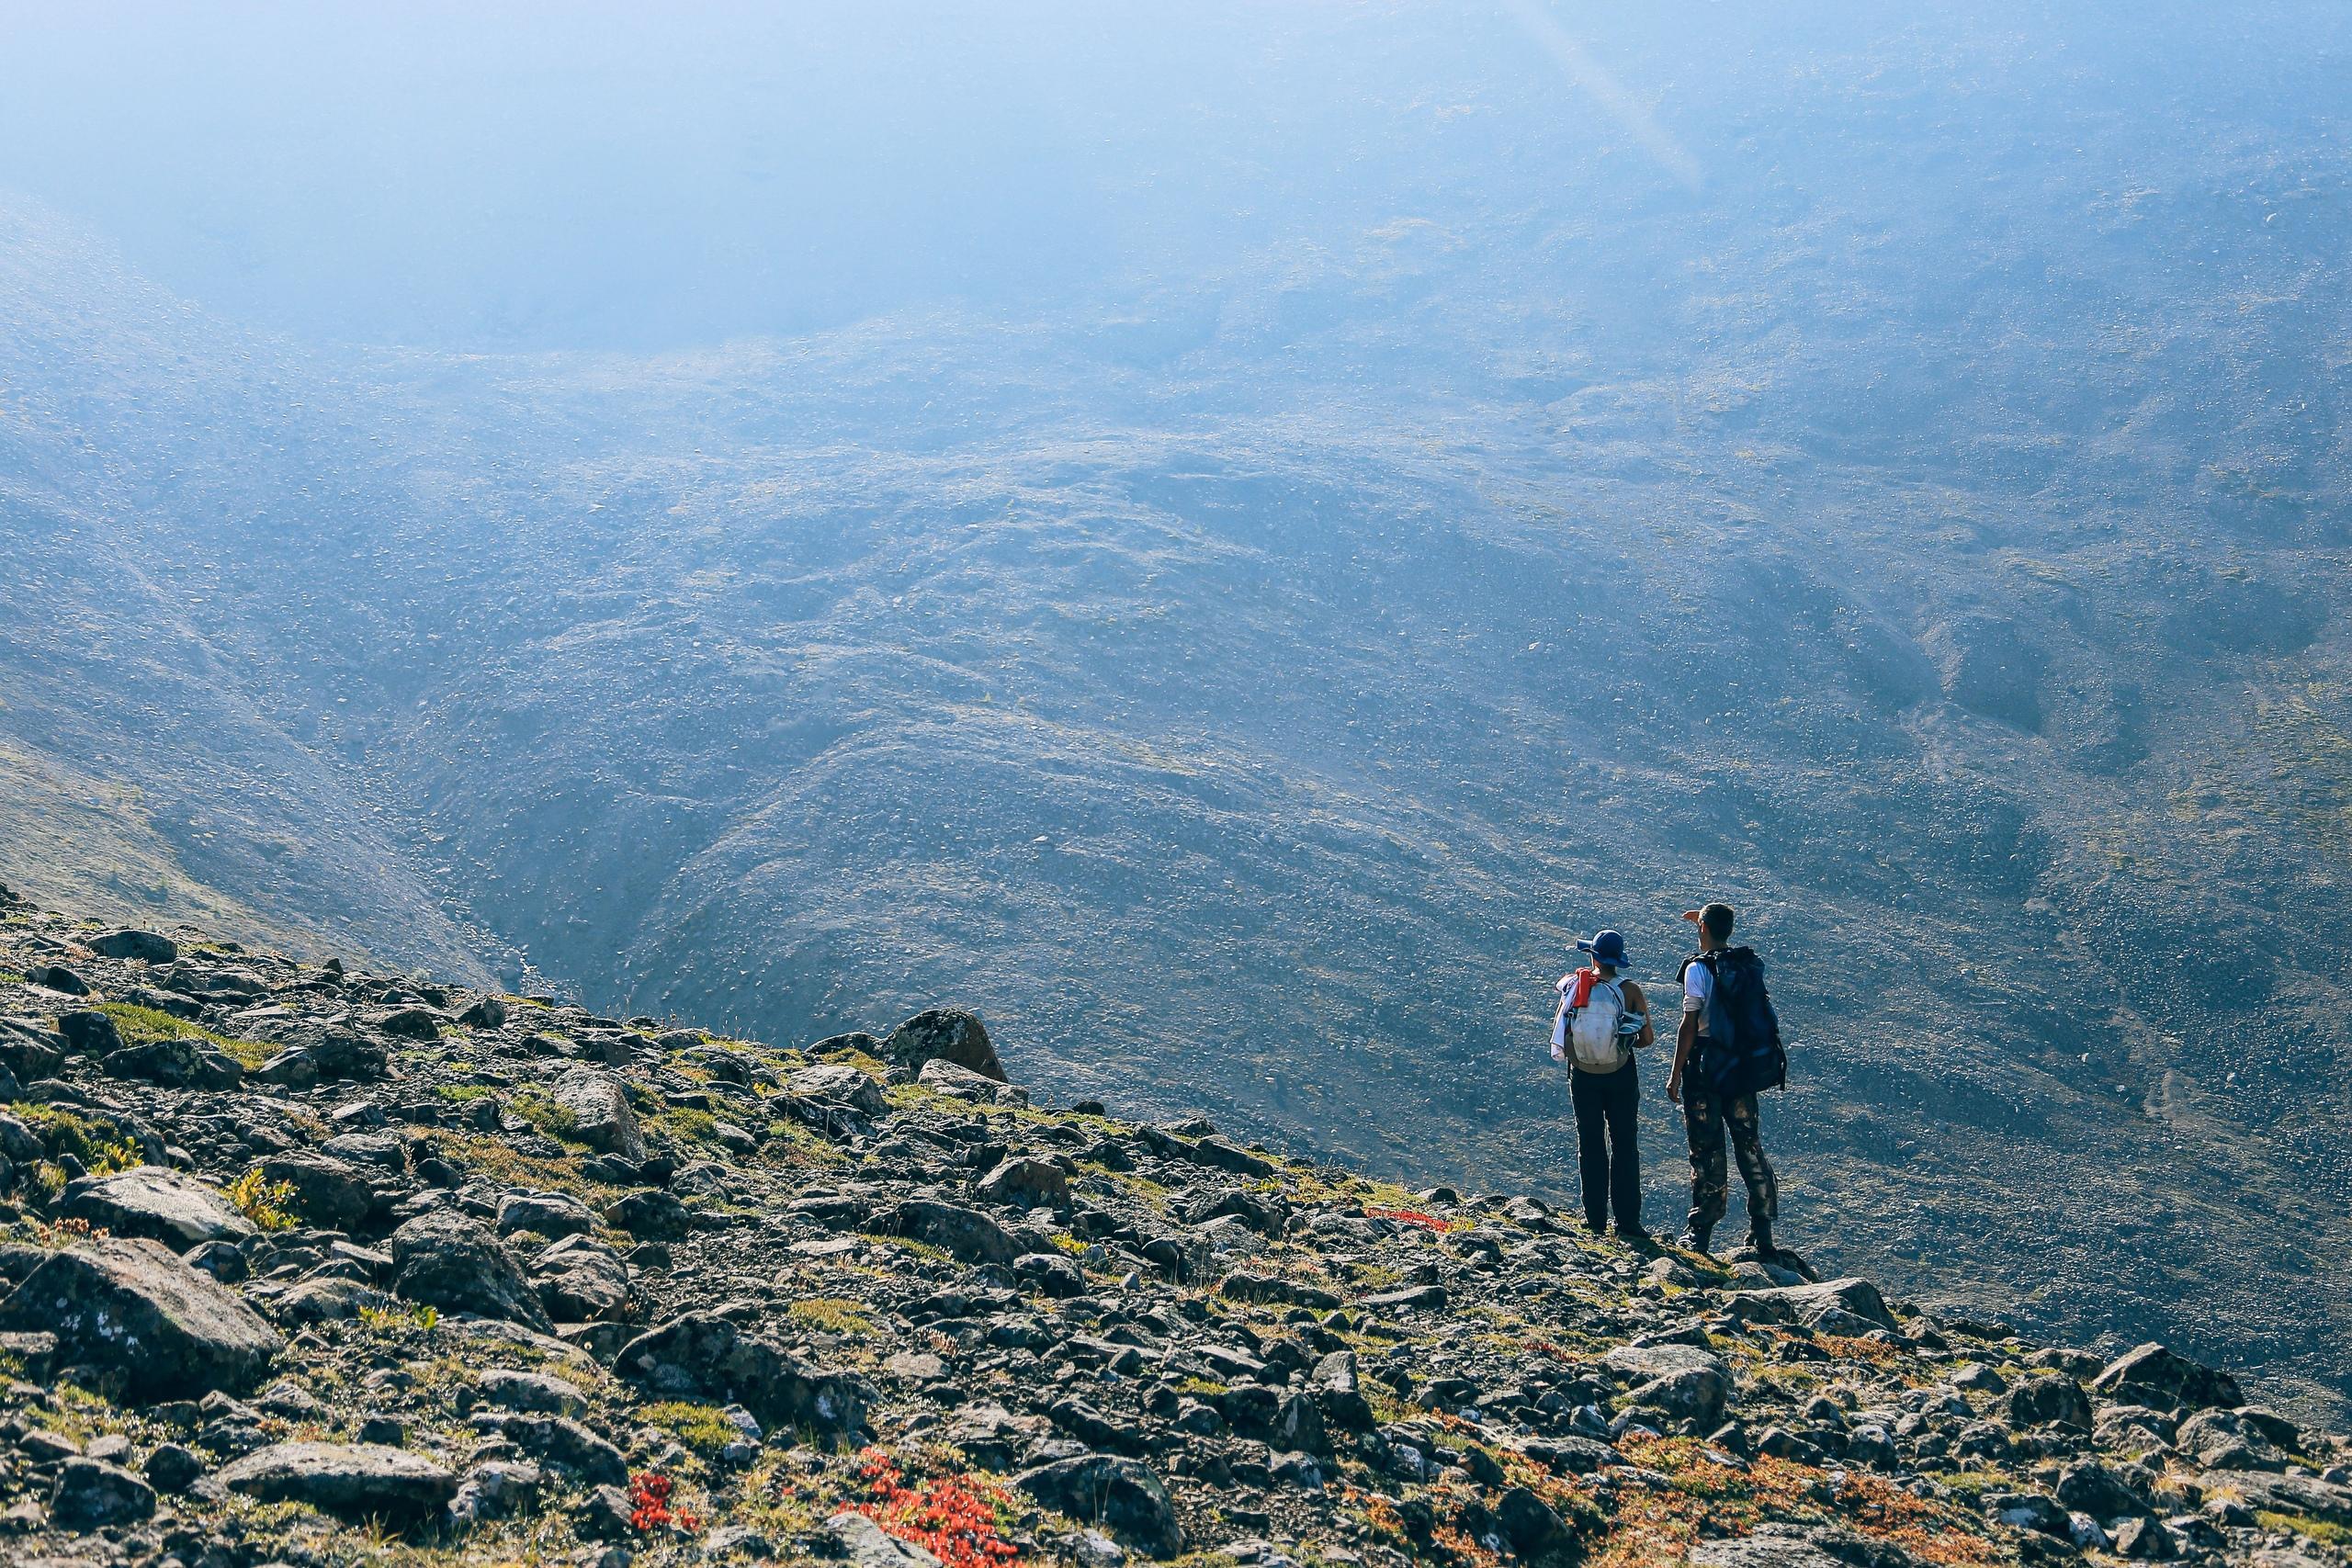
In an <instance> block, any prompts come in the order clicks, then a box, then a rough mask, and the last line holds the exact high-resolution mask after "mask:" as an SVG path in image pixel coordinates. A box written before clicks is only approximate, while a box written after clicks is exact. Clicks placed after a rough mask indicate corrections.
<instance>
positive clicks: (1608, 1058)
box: [1552, 931, 1657, 1243]
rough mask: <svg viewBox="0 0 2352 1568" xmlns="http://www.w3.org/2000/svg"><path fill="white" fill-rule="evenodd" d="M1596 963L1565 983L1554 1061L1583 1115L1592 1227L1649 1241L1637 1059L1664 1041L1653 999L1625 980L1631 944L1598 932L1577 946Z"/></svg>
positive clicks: (1580, 1161) (1581, 1137)
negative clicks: (1613, 1225)
mask: <svg viewBox="0 0 2352 1568" xmlns="http://www.w3.org/2000/svg"><path fill="white" fill-rule="evenodd" d="M1577 952H1578V953H1584V954H1586V955H1587V956H1588V957H1589V958H1590V959H1591V960H1592V962H1591V963H1590V964H1588V965H1586V966H1585V967H1584V968H1582V969H1578V970H1577V971H1575V972H1574V973H1573V974H1569V975H1564V976H1561V977H1560V984H1559V987H1558V989H1559V993H1560V1008H1559V1011H1558V1012H1557V1013H1556V1014H1555V1015H1554V1017H1553V1020H1552V1059H1553V1060H1554V1061H1555V1062H1566V1064H1567V1065H1568V1101H1569V1103H1570V1104H1572V1105H1574V1106H1575V1107H1576V1112H1577V1171H1578V1174H1579V1175H1580V1176H1581V1177H1582V1178H1583V1182H1584V1223H1585V1228H1586V1229H1588V1230H1590V1231H1594V1232H1596V1233H1597V1232H1600V1231H1605V1230H1607V1229H1608V1228H1609V1213H1610V1210H1611V1208H1612V1207H1613V1208H1614V1209H1615V1210H1616V1212H1617V1234H1618V1235H1619V1236H1621V1237H1623V1239H1624V1240H1626V1241H1630V1242H1634V1243H1643V1242H1646V1241H1648V1240H1649V1239H1650V1235H1649V1233H1648V1232H1647V1231H1645V1230H1644V1229H1643V1228H1642V1156H1641V1155H1640V1153H1639V1152H1638V1150H1637V1149H1636V1148H1635V1146H1634V1127H1635V1124H1636V1123H1637V1122H1639V1121H1640V1120H1641V1109H1642V1091H1641V1076H1640V1075H1639V1074H1638V1073H1636V1072H1635V1071H1634V1052H1635V1051H1638V1050H1640V1049H1641V1048H1642V1047H1643V1046H1645V1045H1647V1044H1649V1043H1651V1042H1652V1041H1654V1040H1656V1039H1657V1030H1655V1029H1653V1028H1652V1027H1651V1026H1650V1004H1649V998H1646V997H1645V996H1643V995H1642V988H1641V987H1639V986H1637V985H1635V984H1634V982H1633V981H1631V980H1627V979H1623V978H1621V977H1620V975H1621V971H1623V969H1624V967H1625V939H1624V938H1623V937H1622V936H1620V935H1618V934H1617V933H1616V932H1615V931H1595V932H1594V933H1593V934H1592V936H1591V938H1590V939H1589V940H1588V941H1580V942H1577Z"/></svg>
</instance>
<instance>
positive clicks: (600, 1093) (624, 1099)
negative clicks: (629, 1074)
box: [554, 1067, 645, 1160]
mask: <svg viewBox="0 0 2352 1568" xmlns="http://www.w3.org/2000/svg"><path fill="white" fill-rule="evenodd" d="M554 1095H555V1102H556V1103H557V1104H558V1105H560V1106H561V1107H562V1108H563V1109H564V1111H566V1112H567V1113H569V1114H570V1116H571V1120H572V1132H573V1135H574V1136H576V1137H577V1138H579V1140H580V1141H581V1142H582V1143H583V1144H586V1145H588V1146H589V1147H590V1148H592V1149H595V1150H598V1151H600V1152H601V1153H604V1154H608V1155H618V1156H620V1157H621V1158H623V1159H627V1160H643V1159H644V1158H645V1134H644V1133H642V1132H641V1131H639V1128H638V1124H637V1112H636V1111H632V1110H630V1109H629V1103H628V1089H627V1088H626V1087H625V1086H624V1085H623V1084H622V1083H621V1080H620V1079H618V1078H616V1077H614V1076H613V1075H612V1074H610V1073H607V1072H603V1071H600V1070H598V1069H597V1068H594V1067H573V1068H572V1069H571V1071H569V1072H567V1073H565V1074H564V1075H563V1076H562V1077H560V1078H558V1079H556V1080H555V1089H554Z"/></svg>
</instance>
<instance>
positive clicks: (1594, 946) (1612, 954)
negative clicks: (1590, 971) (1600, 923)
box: [1577, 931, 1625, 969]
mask: <svg viewBox="0 0 2352 1568" xmlns="http://www.w3.org/2000/svg"><path fill="white" fill-rule="evenodd" d="M1577 952H1578V953H1591V954H1592V961H1593V962H1594V963H1596V964H1608V965H1609V967H1611V969H1623V968H1624V967H1625V939H1624V938H1623V937H1622V936H1619V935H1618V934H1617V933H1616V932H1615V931H1595V932H1593V933H1592V940H1591V941H1590V942H1584V941H1581V940H1580V941H1578V942H1577Z"/></svg>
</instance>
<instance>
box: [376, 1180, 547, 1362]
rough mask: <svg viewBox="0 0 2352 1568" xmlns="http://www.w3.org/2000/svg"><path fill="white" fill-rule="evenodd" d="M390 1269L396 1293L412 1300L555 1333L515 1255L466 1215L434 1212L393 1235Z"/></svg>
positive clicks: (419, 1216)
mask: <svg viewBox="0 0 2352 1568" xmlns="http://www.w3.org/2000/svg"><path fill="white" fill-rule="evenodd" d="M392 1268H393V1270H394V1272H393V1276H392V1293H393V1294H395V1295H398V1296H401V1297H404V1298H406V1299H407V1300H409V1301H413V1302H424V1303H429V1304H430V1305H433V1306H436V1307H440V1308H443V1309H444V1310H446V1311H449V1312H470V1313H474V1314H479V1315H480V1316H482V1317H490V1318H497V1319H499V1320H501V1321H503V1322H506V1323H519V1324H521V1325H523V1326H524V1327H526V1328H534V1329H537V1330H538V1331H539V1332H540V1333H542V1334H547V1333H552V1332H553V1331H554V1328H555V1324H554V1323H553V1321H552V1320H550V1319H549V1318H548V1314H547V1312H546V1309H544V1308H543V1307H541V1306H540V1305H539V1296H538V1292H537V1291H535V1290H533V1289H532V1288H531V1285H530V1282H529V1281H528V1280H525V1279H524V1278H523V1271H522V1269H519V1268H517V1267H516V1266H515V1258H514V1255H513V1254H511V1253H509V1252H508V1251H507V1250H506V1248H505V1247H503V1246H501V1245H500V1244H499V1241H498V1238H497V1237H495V1236H493V1235H491V1234H490V1232H488V1231H487V1230H484V1229H483V1228H482V1227H481V1225H480V1224H476V1223H475V1222H474V1221H472V1220H470V1219H469V1218H467V1217H466V1216H465V1215H463V1214H460V1213H453V1212H451V1211H449V1210H447V1209H439V1210H435V1211H434V1212H432V1213H425V1214H419V1215H418V1216H417V1217H416V1218H415V1219H413V1220H411V1221H409V1222H408V1223H407V1224H403V1225H401V1228H400V1229H398V1230H396V1231H394V1232H393V1233H392Z"/></svg>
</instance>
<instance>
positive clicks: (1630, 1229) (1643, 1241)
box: [1617, 1225, 1657, 1247]
mask: <svg viewBox="0 0 2352 1568" xmlns="http://www.w3.org/2000/svg"><path fill="white" fill-rule="evenodd" d="M1617 1239H1618V1240H1619V1241H1622V1242H1623V1243H1624V1244H1625V1245H1626V1246H1627V1247H1656V1246H1657V1237H1656V1236H1654V1235H1650V1233H1649V1232H1647V1231H1645V1230H1644V1229H1643V1228H1642V1227H1641V1226H1639V1225H1619V1226H1618V1227H1617Z"/></svg>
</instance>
